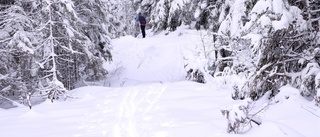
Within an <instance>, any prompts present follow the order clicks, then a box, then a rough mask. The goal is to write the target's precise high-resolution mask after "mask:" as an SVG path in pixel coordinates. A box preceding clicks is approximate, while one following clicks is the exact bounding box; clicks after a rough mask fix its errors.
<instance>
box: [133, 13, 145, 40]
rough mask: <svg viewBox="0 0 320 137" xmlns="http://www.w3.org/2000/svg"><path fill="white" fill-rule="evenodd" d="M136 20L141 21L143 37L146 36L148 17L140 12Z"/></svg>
mask: <svg viewBox="0 0 320 137" xmlns="http://www.w3.org/2000/svg"><path fill="white" fill-rule="evenodd" d="M136 21H138V22H139V23H140V28H141V32H142V38H145V37H146V24H147V21H146V18H145V17H144V16H142V14H141V13H139V14H138V17H137V18H136Z"/></svg>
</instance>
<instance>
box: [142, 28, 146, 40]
mask: <svg viewBox="0 0 320 137" xmlns="http://www.w3.org/2000/svg"><path fill="white" fill-rule="evenodd" d="M141 32H142V37H143V38H145V37H146V26H141Z"/></svg>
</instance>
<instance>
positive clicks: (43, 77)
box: [34, 0, 106, 101]
mask: <svg viewBox="0 0 320 137" xmlns="http://www.w3.org/2000/svg"><path fill="white" fill-rule="evenodd" d="M34 5H37V8H38V11H37V13H38V14H37V15H36V16H40V17H42V18H38V20H37V21H38V22H37V23H38V24H39V25H38V26H37V31H38V32H39V33H38V34H39V44H38V45H37V51H36V52H37V53H36V54H37V55H38V56H37V60H38V65H39V67H40V69H39V77H40V78H39V91H40V92H41V93H42V94H44V95H45V96H47V97H48V99H50V100H51V101H53V100H54V99H58V98H59V97H61V96H63V97H65V95H66V94H65V93H66V91H67V90H68V89H72V88H74V84H75V83H76V82H78V81H80V80H84V79H85V80H97V79H99V78H103V77H104V75H105V74H106V71H105V70H104V69H103V68H102V60H101V57H100V56H99V55H97V54H96V53H99V50H98V49H97V48H94V47H95V46H94V43H93V42H92V41H91V40H90V38H88V36H87V35H85V34H84V33H83V31H82V28H83V26H85V25H87V24H86V23H85V22H83V21H82V20H81V19H80V17H79V16H78V14H77V12H76V10H75V9H74V3H73V2H72V1H71V0H37V1H35V3H34ZM84 10H87V9H84ZM34 18H35V19H36V17H34ZM102 40H103V39H102Z"/></svg>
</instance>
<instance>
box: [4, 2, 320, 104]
mask: <svg viewBox="0 0 320 137" xmlns="http://www.w3.org/2000/svg"><path fill="white" fill-rule="evenodd" d="M138 13H143V14H144V15H145V16H146V17H147V20H148V24H147V29H149V30H151V31H152V32H153V33H154V34H157V33H160V32H164V31H165V32H167V33H171V32H174V31H175V30H176V29H177V28H178V27H179V26H182V25H186V26H189V28H190V29H196V30H205V31H206V32H207V34H206V36H203V47H204V50H203V51H202V53H201V54H204V55H205V56H206V58H207V60H208V62H207V63H206V64H207V65H206V66H203V69H197V68H193V71H190V73H192V74H190V76H191V77H192V78H190V80H193V81H196V82H200V83H204V82H205V81H206V80H205V79H204V77H203V76H202V75H204V73H206V74H209V75H211V76H212V77H224V76H227V75H239V76H244V77H246V79H247V80H246V82H245V84H244V85H234V93H233V96H232V98H233V99H235V100H241V99H245V98H251V99H253V100H257V99H259V98H261V97H262V96H264V95H265V94H266V93H271V94H270V98H271V97H272V96H275V95H276V94H278V92H279V88H280V87H282V86H284V85H287V84H290V85H292V86H293V87H295V88H297V89H299V91H300V94H301V96H303V97H305V98H306V99H307V100H314V102H315V105H318V106H319V105H320V46H319V45H320V34H319V28H320V27H319V25H320V1H318V0H112V1H110V0H1V1H0V64H1V65H0V106H1V104H3V103H4V102H11V103H12V102H15V103H22V104H26V105H29V106H30V108H31V106H32V103H31V102H30V98H33V97H37V98H39V97H40V98H43V99H45V98H47V99H49V100H51V101H54V100H59V99H66V98H68V94H67V92H68V91H69V90H72V89H75V88H77V87H81V86H85V84H84V83H85V82H86V81H98V80H101V79H104V78H106V76H107V75H108V71H107V70H105V69H104V68H103V63H104V62H112V60H113V56H112V52H111V49H112V44H111V43H110V41H111V39H114V38H118V37H121V36H125V35H132V36H137V35H138V33H139V30H138V29H137V27H135V26H136V22H135V20H134V19H135V17H136V16H137V14H138Z"/></svg>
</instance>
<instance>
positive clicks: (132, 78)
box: [106, 35, 192, 87]
mask: <svg viewBox="0 0 320 137" xmlns="http://www.w3.org/2000/svg"><path fill="white" fill-rule="evenodd" d="M185 38H186V37H181V38H180V37H169V36H166V35H159V36H153V37H147V38H145V39H139V38H134V37H132V36H125V37H122V38H120V39H116V40H114V41H113V47H114V50H113V58H114V61H113V62H112V64H111V65H110V64H107V65H106V67H107V69H108V68H109V69H108V70H109V72H110V73H111V75H110V77H109V78H108V82H107V83H109V85H111V86H112V87H115V86H130V85H136V84H137V83H140V84H143V83H157V82H160V83H161V82H174V81H183V80H185V76H186V71H185V69H184V65H185V63H184V56H183V49H182V47H183V45H190V44H192V43H190V41H186V40H185ZM114 68H120V69H116V70H114Z"/></svg>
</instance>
